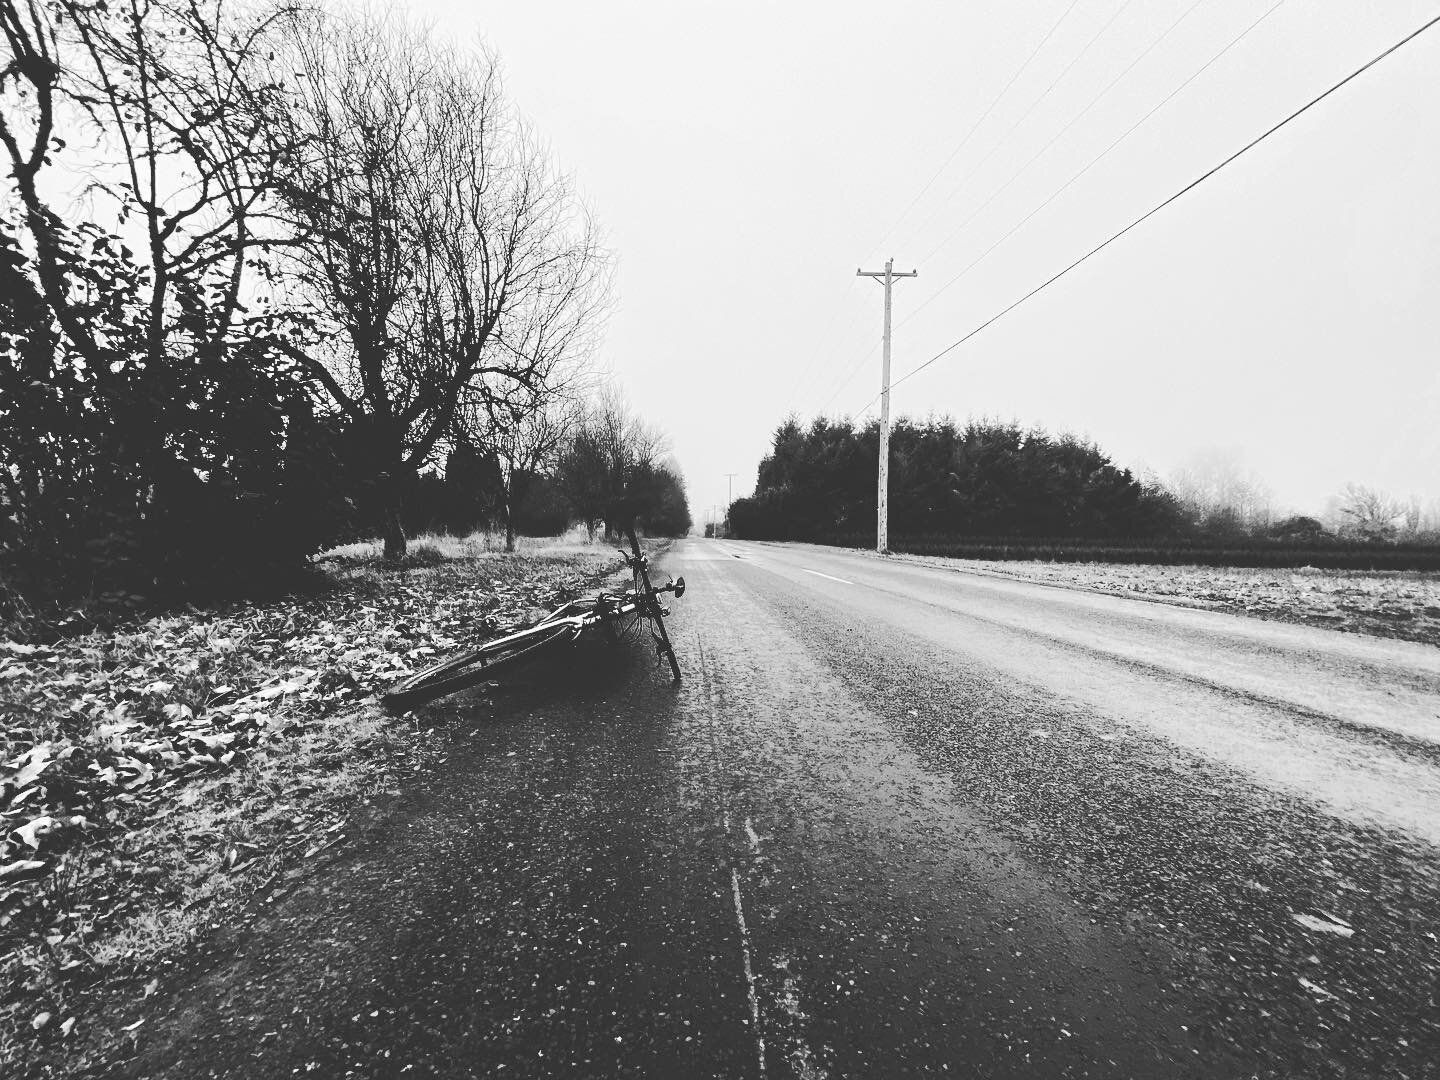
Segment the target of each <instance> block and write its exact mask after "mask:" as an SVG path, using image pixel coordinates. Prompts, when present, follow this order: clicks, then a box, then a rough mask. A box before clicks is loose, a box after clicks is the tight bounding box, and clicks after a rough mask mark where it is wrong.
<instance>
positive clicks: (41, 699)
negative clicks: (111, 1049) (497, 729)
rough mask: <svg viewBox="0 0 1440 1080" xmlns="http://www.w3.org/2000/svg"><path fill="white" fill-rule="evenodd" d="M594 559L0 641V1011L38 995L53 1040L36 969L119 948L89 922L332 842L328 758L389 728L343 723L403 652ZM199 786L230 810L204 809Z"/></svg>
mask: <svg viewBox="0 0 1440 1080" xmlns="http://www.w3.org/2000/svg"><path fill="white" fill-rule="evenodd" d="M613 564H614V559H613V558H607V557H606V556H603V555H587V556H575V555H567V556H566V557H564V558H553V557H544V556H541V557H482V558H478V559H473V560H463V561H457V562H455V563H449V564H445V565H442V566H438V567H434V568H432V569H428V570H424V571H418V572H414V573H408V574H403V575H388V576H383V577H378V578H377V577H363V576H362V577H359V578H356V579H353V580H351V581H349V582H347V583H346V585H345V587H343V588H338V589H336V590H334V591H332V592H330V593H327V594H325V595H322V596H312V597H302V598H297V599H289V600H284V601H281V602H278V603H274V604H268V605H254V604H247V605H239V606H236V607H233V608H230V609H226V610H223V611H218V612H197V613H190V614H183V615H171V616H165V617H160V618H154V619H151V620H149V621H148V622H145V623H144V624H142V625H139V626H137V627H135V628H134V629H133V630H130V631H127V632H121V633H114V634H98V633H97V634H91V635H87V636H84V637H77V638H74V639H70V640H66V641H61V642H59V643H56V644H54V645H38V644H29V643H25V642H16V641H0V967H3V969H4V970H3V974H4V975H5V977H6V979H5V981H6V983H7V984H8V986H9V987H10V989H9V991H8V994H9V995H10V997H9V1002H8V1005H7V1006H6V1011H7V1012H9V1013H10V1014H11V1015H12V1016H13V1017H14V1019H13V1021H12V1022H13V1023H15V1024H17V1025H18V1026H20V1027H22V1028H23V1027H26V1026H28V1025H27V1022H31V1023H33V1020H34V1018H36V1017H38V1016H39V1015H41V1013H40V1012H33V1015H32V1012H31V1011H25V1012H24V1013H23V1014H16V1013H15V1012H14V1010H16V1009H24V1008H25V1007H26V1005H27V1003H28V1009H29V1010H34V1009H35V1007H36V1005H38V1004H39V1003H40V1001H41V1000H42V999H43V1000H44V1001H45V1004H46V1008H45V1010H44V1013H45V1014H46V1015H47V1020H46V1021H45V1023H44V1024H41V1025H39V1026H36V1027H34V1031H35V1032H40V1031H41V1028H44V1029H45V1033H46V1034H47V1035H49V1034H52V1033H53V1032H55V1031H57V1030H59V1031H61V1033H62V1034H65V1035H68V1034H69V1032H70V1030H71V1028H72V1027H73V1026H74V1024H75V1018H74V1017H73V1016H70V1017H68V1019H66V1020H64V1021H63V1023H60V1024H58V1025H57V1024H55V1023H54V1022H53V1020H54V1018H55V1017H61V1016H65V1015H66V1012H65V1011H64V1010H63V1009H62V1008H60V1007H59V1006H57V1005H56V1003H55V1001H51V1000H49V998H48V997H47V996H46V993H47V992H45V991H44V987H45V986H48V985H50V982H47V981H46V980H52V981H53V977H54V974H55V973H56V972H63V971H69V970H72V969H78V968H80V967H83V966H86V965H88V964H91V963H93V962H94V960H93V957H94V956H95V955H101V954H105V955H112V956H113V955H116V954H117V953H118V954H122V955H123V954H124V953H125V951H126V949H128V948H129V946H114V947H109V948H108V953H107V949H106V948H105V947H102V944H101V943H102V942H103V941H104V940H107V939H106V937H105V935H111V936H113V935H114V933H115V930H116V928H117V927H124V926H132V925H137V924H136V923H135V920H137V919H138V920H140V924H141V925H142V929H141V930H137V931H134V933H137V934H140V935H142V936H143V935H144V934H146V933H150V931H148V930H145V929H143V925H144V920H147V919H153V918H156V917H158V915H157V913H158V912H160V911H161V910H162V908H163V905H164V904H165V903H167V902H168V903H170V904H172V905H175V906H176V908H177V910H182V909H183V908H185V907H187V906H191V905H193V906H198V907H200V908H201V910H205V911H209V910H211V909H210V908H207V907H205V906H204V905H207V904H211V903H212V902H213V901H214V900H215V899H216V898H217V897H219V896H221V895H222V894H223V893H224V889H226V888H230V886H229V885H224V886H215V885H207V884H206V883H207V882H216V881H223V882H230V881H239V880H242V879H243V880H245V881H246V883H247V884H246V885H245V888H246V889H247V890H249V891H252V892H253V891H264V890H265V889H268V888H270V887H271V886H272V885H274V884H276V883H277V881H278V882H279V885H278V886H277V888H278V887H284V885H285V882H286V881H288V876H287V875H286V872H285V871H284V869H283V868H284V866H285V865H287V864H288V865H294V864H297V863H298V862H300V861H303V860H307V859H313V858H315V857H317V856H319V855H321V854H322V853H324V852H325V851H327V850H329V849H330V848H332V847H334V846H336V845H337V844H340V843H343V842H344V841H345V838H346V832H344V831H343V829H344V826H345V824H346V820H347V819H346V817H345V816H342V815H336V814H335V813H334V812H333V809H331V808H330V803H331V801H332V800H333V799H334V797H335V795H334V793H335V792H336V791H343V790H347V789H346V787H345V785H344V783H339V782H337V777H338V776H339V772H338V771H337V770H343V769H346V768H348V767H350V766H352V765H356V758H357V754H360V753H363V752H364V751H363V749H362V747H361V745H360V743H358V742H357V741H356V740H357V739H364V738H369V739H375V738H376V737H377V733H380V732H383V731H385V730H387V729H386V727H385V724H386V723H388V721H383V719H375V720H374V721H373V722H371V721H370V720H366V721H365V722H364V723H360V724H358V725H357V723H356V722H355V721H354V720H353V719H349V720H347V719H345V718H347V717H356V716H362V715H367V714H365V713H364V711H363V707H364V706H365V705H366V703H367V702H369V701H370V700H371V699H372V696H373V694H374V692H375V691H376V690H377V689H379V688H382V687H384V686H386V685H388V684H390V683H392V682H394V681H396V680H398V679H399V678H401V677H403V676H404V675H406V674H409V673H410V670H411V666H412V665H413V664H415V663H419V662H425V663H428V662H429V658H430V657H433V656H435V655H443V654H445V653H448V652H451V651H453V650H454V649H456V648H459V647H461V646H462V645H467V644H469V643H471V642H473V641H475V640H477V639H481V638H484V637H488V636H490V635H492V634H493V633H495V632H496V631H497V629H498V628H500V627H502V626H504V625H506V624H507V623H509V622H512V621H514V620H518V619H520V618H522V617H523V616H524V615H525V614H526V613H527V612H529V611H532V610H534V609H536V608H547V609H548V608H550V607H553V606H555V605H557V604H559V603H560V602H562V601H563V600H564V599H567V598H569V597H570V596H573V595H576V594H577V593H578V592H580V591H582V590H586V589H588V588H590V587H591V586H592V585H593V584H594V583H595V581H596V580H597V579H598V578H599V577H601V576H603V574H604V573H605V572H607V571H608V570H609V569H611V568H613ZM378 715H379V714H378V713H377V714H376V716H377V717H378ZM357 726H358V728H359V729H360V731H361V732H362V734H355V732H356V729H357ZM327 740H328V741H327ZM301 746H304V747H305V748H306V749H305V751H304V753H303V754H302V755H300V756H299V757H297V758H296V762H297V764H296V766H295V768H296V769H297V770H300V771H298V772H293V773H292V775H293V776H294V777H295V779H294V781H292V783H291V784H290V786H289V788H288V790H286V791H284V792H283V793H275V792H260V791H256V790H253V789H252V788H249V787H247V786H246V782H245V781H244V779H243V777H244V776H246V775H247V773H248V770H242V769H241V768H240V767H241V766H243V765H244V764H245V763H246V762H247V761H249V760H251V759H252V758H253V757H254V756H255V755H257V754H262V753H263V754H265V755H267V760H280V761H289V760H291V758H292V757H294V756H295V755H297V753H298V751H297V749H296V748H298V747H301ZM326 747H328V748H329V749H325V748H326ZM317 748H318V749H317ZM276 755H279V757H278V758H277V757H276ZM402 756H403V755H402ZM357 767H358V766H357ZM307 770H308V771H307ZM267 775H274V773H273V770H272V771H271V773H267ZM306 777H310V779H309V780H306V779H305V778H306ZM235 778H240V779H235ZM383 778H384V777H383V773H382V779H383ZM267 782H268V781H267ZM387 784H388V782H387ZM372 790H373V786H372ZM217 800H224V801H225V802H226V805H227V806H228V808H229V809H228V810H227V812H226V813H223V814H213V815H212V814H208V811H207V807H208V806H209V804H211V803H212V802H215V801H217ZM287 800H288V801H287ZM312 804H313V805H312ZM242 805H243V806H246V807H252V806H257V807H264V808H265V810H264V811H262V815H263V813H271V814H272V815H274V816H275V817H276V818H277V820H276V824H275V826H274V828H273V829H272V830H271V831H269V832H264V833H263V835H262V834H259V833H257V834H256V835H254V836H247V835H246V830H247V829H249V828H250V825H249V821H250V820H251V819H252V818H253V816H254V811H253V810H247V811H246V814H245V815H241V814H240V812H239V810H238V808H239V807H240V806H242ZM284 807H288V809H286V810H284V813H283V814H281V813H279V812H278V811H279V810H280V809H282V808H284ZM247 815H248V816H247ZM197 823H198V824H197ZM220 823H228V824H223V826H222V825H221V824H220ZM160 832H163V833H164V834H165V835H166V836H167V837H169V839H167V840H166V841H165V843H171V844H172V845H178V848H177V849H176V850H175V851H173V852H170V853H169V854H165V855H164V856H163V857H161V854H160V852H159V849H158V848H156V847H155V841H153V840H151V839H147V838H149V837H151V836H152V835H155V834H158V833H160ZM256 839H260V840H263V844H257V843H255V842H253V841H255V840H256ZM166 850H167V851H169V849H166ZM177 860H178V861H177ZM157 864H158V865H157ZM256 868H260V872H259V873H254V872H253V871H255V870H256ZM177 874H178V875H181V876H183V877H184V881H183V882H182V881H180V880H179V879H178V877H177ZM281 878H284V879H285V880H283V881H282V880H280V879H281ZM181 897H183V899H176V898H181ZM167 898H170V899H168V900H167ZM273 898H274V897H273V895H272V896H271V899H273ZM157 905H158V906H157ZM130 932H131V931H127V933H130ZM177 940H178V939H177ZM137 955H149V954H148V953H145V952H144V950H143V949H142V950H140V952H139V953H137ZM47 971H48V972H49V973H50V974H48V975H47V974H45V973H46V972H47ZM154 985H155V984H154V983H153V981H152V982H151V983H148V984H147V985H146V990H147V995H148V993H150V992H153V987H154ZM136 1027H138V1023H137V1024H135V1025H131V1026H130V1028H128V1029H127V1030H130V1031H133V1030H134V1029H135V1028H136ZM0 1049H3V1048H0ZM5 1060H8V1059H7V1057H6V1054H5V1053H3V1052H0V1062H3V1061H5ZM0 1071H3V1070H0Z"/></svg>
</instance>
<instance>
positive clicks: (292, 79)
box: [0, 0, 689, 640]
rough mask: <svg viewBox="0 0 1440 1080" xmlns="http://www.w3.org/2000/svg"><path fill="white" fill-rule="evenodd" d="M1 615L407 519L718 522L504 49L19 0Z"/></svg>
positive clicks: (302, 549)
mask: <svg viewBox="0 0 1440 1080" xmlns="http://www.w3.org/2000/svg"><path fill="white" fill-rule="evenodd" d="M0 27H3V29H4V36H3V45H0V49H3V53H0V159H3V161H4V168H3V169H0V174H3V179H0V620H3V621H5V622H6V623H7V624H8V626H9V627H10V628H11V630H12V633H13V632H18V633H21V635H22V638H23V639H25V640H31V639H39V638H44V637H45V636H46V635H47V634H48V633H51V632H53V631H55V630H56V629H57V628H59V632H64V633H72V632H75V631H76V630H78V629H84V628H85V627H86V626H92V625H97V624H102V623H104V622H105V621H106V620H108V619H112V618H114V617H120V618H124V617H127V616H128V614H129V613H133V612H136V611H156V610H163V609H165V608H167V607H171V606H176V605H184V604H187V603H195V602H207V603H208V602H214V601H218V600H223V599H226V598H231V597H234V596H236V595H251V596H254V595H260V594H263V593H265V592H266V591H267V590H268V591H269V592H270V593H271V594H273V593H274V592H276V591H277V590H280V589H283V588H285V587H289V586H291V585H294V584H296V583H297V582H302V581H303V579H304V577H305V576H306V572H307V570H308V563H307V560H308V559H309V557H310V556H312V555H314V554H315V553H317V552H319V551H321V550H323V549H325V548H328V547H330V546H333V545H334V544H336V543H341V542H344V541H347V540H353V539H357V538H364V537H372V536H379V537H381V538H382V539H383V542H384V549H385V554H386V556H387V557H389V558H390V559H392V560H400V559H402V558H403V557H404V556H405V554H406V548H407V544H408V538H409V537H410V536H412V535H414V534H415V533H416V532H422V531H427V530H437V529H438V530H447V531H451V532H458V533H466V532H469V531H471V530H473V529H476V528H481V527H486V528H490V527H493V528H495V529H497V530H498V531H500V532H501V533H502V534H503V535H504V536H505V537H506V540H507V546H511V545H513V543H514V538H515V537H516V536H517V535H519V534H522V533H524V532H526V531H533V532H541V533H550V534H556V533H559V532H562V531H563V530H564V528H565V527H566V526H567V525H568V524H569V523H570V522H571V521H574V520H582V521H585V522H586V523H587V524H588V525H589V526H590V527H591V528H592V529H593V528H595V527H598V526H599V525H602V524H613V523H614V522H615V521H616V520H618V518H617V515H620V514H624V515H625V516H627V517H635V516H638V517H639V518H640V519H641V521H642V524H643V525H644V526H645V527H646V528H647V529H648V530H649V531H650V532H652V533H664V532H670V533H675V534H679V533H684V532H685V531H686V530H687V529H688V528H689V518H688V511H687V509H686V507H685V505H684V494H683V484H682V482H681V479H680V476H679V473H678V470H677V469H676V468H675V466H674V464H673V463H672V462H669V461H668V460H667V459H666V456H665V453H664V438H663V436H662V435H661V433H659V432H658V431H656V430H655V429H654V428H652V427H650V426H649V425H647V424H646V423H644V422H643V421H642V420H641V419H640V418H639V417H637V416H636V415H635V414H634V413H633V411H632V410H630V409H629V407H628V406H627V405H626V403H625V401H624V398H623V396H622V395H621V393H620V391H619V390H618V389H617V388H615V387H613V386H611V385H608V384H607V383H606V382H605V380H604V379H602V378H601V377H600V375H599V373H598V370H597V365H596V362H595V353H596V349H597V346H598V344H599V341H600V335H601V333H602V331H603V328H604V325H605V320H606V317H607V315H608V313H609V311H610V310H611V308H612V304H613V294H612V289H611V272H610V271H611V256H610V253H609V251H608V250H607V249H606V248H605V246H604V245H603V243H602V238H601V232H600V228H599V226H598V224H597V223H596V221H595V220H594V218H593V215H592V214H591V213H590V210H589V208H588V207H587V206H586V205H585V203H584V201H583V200H582V199H581V198H580V197H579V195H578V194H577V192H576V187H575V184H574V182H573V180H572V178H571V177H570V176H568V175H567V174H565V173H563V172H562V171H560V170H559V169H558V168H557V167H556V166H555V164H554V162H553V161H552V160H551V158H550V156H549V155H548V153H547V152H546V150H545V148H544V140H543V138H542V137H541V136H540V134H539V133H537V132H536V131H534V130H533V129H532V127H531V126H530V125H529V124H528V123H527V122H526V121H525V119H524V118H523V116H522V115H521V113H520V111H519V110H518V109H517V108H516V107H515V105H514V104H513V103H512V102H511V101H510V100H509V98H508V97H507V95H506V93H505V89H504V86H503V82H502V79H501V73H500V64H499V61H498V59H497V57H495V56H494V55H493V54H491V53H490V52H488V51H486V50H484V49H482V48H479V47H467V46H466V45H464V44H461V43H456V42H453V41H450V40H448V39H445V38H443V37H440V36H437V35H435V34H433V33H429V32H425V31H422V30H420V29H417V28H416V27H415V26H413V25H411V24H410V23H408V22H407V21H406V20H405V19H404V17H403V16H400V15H396V14H393V13H390V14H387V13H384V12H382V11H381V10H380V9H378V8H372V9H369V10H364V9H350V8H337V7H336V6H334V5H324V4H319V3H307V2H303V0H302V2H300V3H284V4H271V3H269V2H268V0H255V2H246V0H235V2H232V0H198V2H195V3H192V2H190V0H152V2H149V3H145V4H140V5H129V4H119V5H110V4H104V3H91V2H88V0H53V2H50V0H0Z"/></svg>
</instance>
